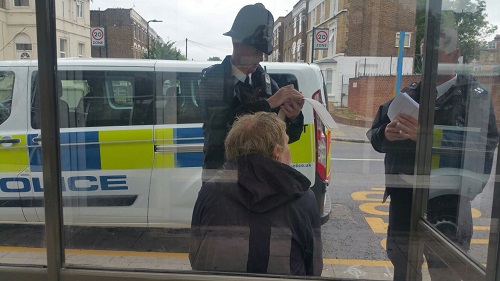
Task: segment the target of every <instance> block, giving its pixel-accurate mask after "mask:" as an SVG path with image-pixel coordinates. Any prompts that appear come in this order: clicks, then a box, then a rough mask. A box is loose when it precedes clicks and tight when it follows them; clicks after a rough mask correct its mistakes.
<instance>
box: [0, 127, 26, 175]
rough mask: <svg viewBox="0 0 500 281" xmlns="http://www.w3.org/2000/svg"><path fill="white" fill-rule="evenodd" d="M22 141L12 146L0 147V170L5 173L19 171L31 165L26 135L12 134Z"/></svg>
mask: <svg viewBox="0 0 500 281" xmlns="http://www.w3.org/2000/svg"><path fill="white" fill-rule="evenodd" d="M12 138H14V139H20V140H21V141H20V142H19V143H16V144H12V146H11V147H0V171H2V172H4V173H8V172H13V173H19V172H21V171H23V170H24V169H26V167H28V165H29V161H28V153H27V152H26V135H12Z"/></svg>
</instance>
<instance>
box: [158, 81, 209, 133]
mask: <svg viewBox="0 0 500 281" xmlns="http://www.w3.org/2000/svg"><path fill="white" fill-rule="evenodd" d="M198 78H199V73H163V74H162V85H161V87H162V90H161V93H159V95H158V96H157V105H156V110H157V113H158V114H157V122H158V124H187V123H202V121H201V116H200V112H199V109H198V104H197V102H196V92H197V91H198ZM158 92H160V91H158Z"/></svg>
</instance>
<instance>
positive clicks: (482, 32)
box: [415, 0, 497, 63]
mask: <svg viewBox="0 0 500 281" xmlns="http://www.w3.org/2000/svg"><path fill="white" fill-rule="evenodd" d="M430 1H432V0H430ZM425 2H426V0H418V1H417V16H416V24H417V32H416V33H417V34H416V40H417V41H416V42H417V44H415V45H416V46H415V48H416V52H415V53H416V54H419V53H420V44H419V42H420V40H421V39H422V38H424V30H425ZM441 26H442V27H449V28H453V29H456V30H457V32H458V38H459V40H460V51H461V53H462V55H463V56H464V63H470V62H471V61H473V60H477V59H479V51H480V49H481V48H482V47H484V46H485V45H486V37H488V36H489V35H491V34H493V33H494V32H495V31H496V30H497V26H496V25H492V24H490V23H489V22H488V20H486V3H485V1H484V0H477V1H475V0H449V1H443V12H442V15H441Z"/></svg>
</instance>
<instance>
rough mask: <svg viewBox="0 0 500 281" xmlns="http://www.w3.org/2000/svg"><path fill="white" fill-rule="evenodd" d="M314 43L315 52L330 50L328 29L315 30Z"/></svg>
mask: <svg viewBox="0 0 500 281" xmlns="http://www.w3.org/2000/svg"><path fill="white" fill-rule="evenodd" d="M313 41H314V49H315V50H328V28H315V29H314V40H313Z"/></svg>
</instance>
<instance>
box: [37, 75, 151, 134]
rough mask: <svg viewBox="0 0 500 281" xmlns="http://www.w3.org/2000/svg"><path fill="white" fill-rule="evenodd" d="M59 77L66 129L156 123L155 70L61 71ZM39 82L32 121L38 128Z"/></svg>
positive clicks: (61, 110)
mask: <svg viewBox="0 0 500 281" xmlns="http://www.w3.org/2000/svg"><path fill="white" fill-rule="evenodd" d="M59 80H60V85H61V86H60V87H61V94H60V101H61V102H60V107H59V111H60V126H61V127H62V128H64V127H69V128H73V127H102V126H129V125H152V124H153V121H154V104H153V100H154V99H153V97H154V73H152V72H125V71H123V72H118V71H60V72H59ZM37 84H38V82H37V81H36V79H34V81H33V85H34V86H33V87H32V88H33V89H34V90H33V91H32V93H33V98H32V118H31V120H32V126H33V128H35V129H37V128H39V120H38V119H39V116H38V115H39V114H38V112H39V105H38V102H37V99H38V97H37V96H38V91H37V90H36V88H37ZM66 108H67V109H66ZM66 112H67V113H66Z"/></svg>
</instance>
